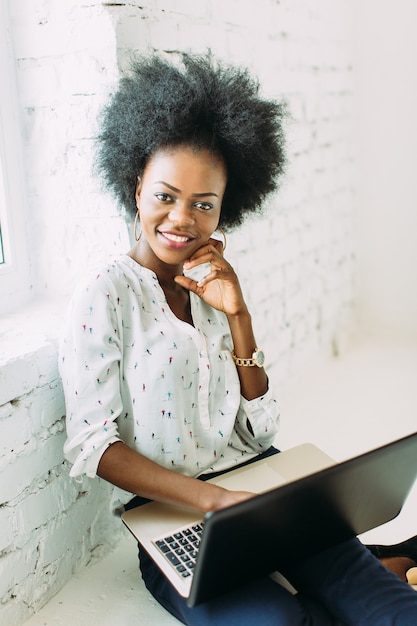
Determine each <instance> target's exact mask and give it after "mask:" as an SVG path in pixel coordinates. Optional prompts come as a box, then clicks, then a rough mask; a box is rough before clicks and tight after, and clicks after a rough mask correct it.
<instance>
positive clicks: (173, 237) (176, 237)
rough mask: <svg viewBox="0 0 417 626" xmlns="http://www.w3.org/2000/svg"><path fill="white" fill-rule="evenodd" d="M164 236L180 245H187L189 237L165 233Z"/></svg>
mask: <svg viewBox="0 0 417 626" xmlns="http://www.w3.org/2000/svg"><path fill="white" fill-rule="evenodd" d="M164 236H165V237H166V238H167V239H170V241H176V242H178V243H185V242H186V241H188V239H189V237H181V236H180V235H173V234H172V233H164Z"/></svg>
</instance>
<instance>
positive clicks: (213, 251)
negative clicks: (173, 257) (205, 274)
mask: <svg viewBox="0 0 417 626" xmlns="http://www.w3.org/2000/svg"><path fill="white" fill-rule="evenodd" d="M222 253H223V244H222V242H221V241H218V240H217V239H209V241H208V242H207V243H206V244H204V245H203V246H201V248H198V250H196V251H195V252H194V254H193V255H192V256H191V257H190V258H189V259H188V260H187V261H185V262H184V269H187V270H188V269H191V268H193V267H196V266H197V265H201V264H203V263H212V262H213V261H214V260H216V259H217V260H220V259H223V254H222Z"/></svg>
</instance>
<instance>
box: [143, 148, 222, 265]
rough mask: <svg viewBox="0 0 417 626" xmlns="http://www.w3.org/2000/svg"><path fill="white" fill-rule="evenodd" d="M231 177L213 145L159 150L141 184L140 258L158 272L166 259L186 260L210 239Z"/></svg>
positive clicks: (169, 262)
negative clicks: (205, 147) (210, 147)
mask: <svg viewBox="0 0 417 626" xmlns="http://www.w3.org/2000/svg"><path fill="white" fill-rule="evenodd" d="M226 180H227V179H226V168H225V165H224V163H223V161H222V160H221V159H220V158H219V157H216V156H214V155H213V154H212V153H211V152H209V151H208V150H205V149H201V150H196V149H193V148H190V147H188V146H179V147H176V148H169V149H168V148H167V149H164V150H160V151H158V152H156V153H155V154H154V155H153V156H152V157H151V159H150V160H149V161H148V164H147V166H146V168H145V171H144V173H143V176H142V177H141V178H139V179H138V184H137V188H136V205H137V208H138V210H139V216H140V225H141V231H142V235H141V238H140V241H139V244H138V249H137V257H138V260H139V262H140V263H142V264H143V265H145V266H146V267H149V268H150V269H153V270H155V271H156V272H157V271H158V268H160V267H161V266H162V265H163V264H166V265H172V266H179V265H181V264H182V263H183V262H184V261H185V260H186V259H188V258H190V257H191V256H192V254H193V253H194V252H195V251H196V250H197V249H198V248H200V247H201V246H202V245H204V244H205V243H206V242H207V241H208V240H209V239H210V237H211V235H212V234H213V232H214V231H215V230H216V227H217V225H218V223H219V218H220V211H221V204H222V199H223V194H224V191H225V187H226Z"/></svg>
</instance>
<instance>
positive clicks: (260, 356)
mask: <svg viewBox="0 0 417 626" xmlns="http://www.w3.org/2000/svg"><path fill="white" fill-rule="evenodd" d="M232 358H233V360H234V362H235V363H236V365H239V366H240V367H254V366H255V365H256V366H257V367H263V366H264V363H265V354H264V353H263V351H262V350H260V349H259V348H256V349H255V351H254V353H253V354H252V357H251V358H250V359H241V358H240V357H238V356H236V354H235V351H234V350H233V352H232Z"/></svg>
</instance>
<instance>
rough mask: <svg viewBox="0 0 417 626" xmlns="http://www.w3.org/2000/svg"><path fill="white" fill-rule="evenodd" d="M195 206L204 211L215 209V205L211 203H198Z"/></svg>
mask: <svg viewBox="0 0 417 626" xmlns="http://www.w3.org/2000/svg"><path fill="white" fill-rule="evenodd" d="M194 206H195V207H196V208H197V209H201V210H202V211H210V209H212V208H213V205H212V204H211V203H210V202H196V203H195V204H194Z"/></svg>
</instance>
